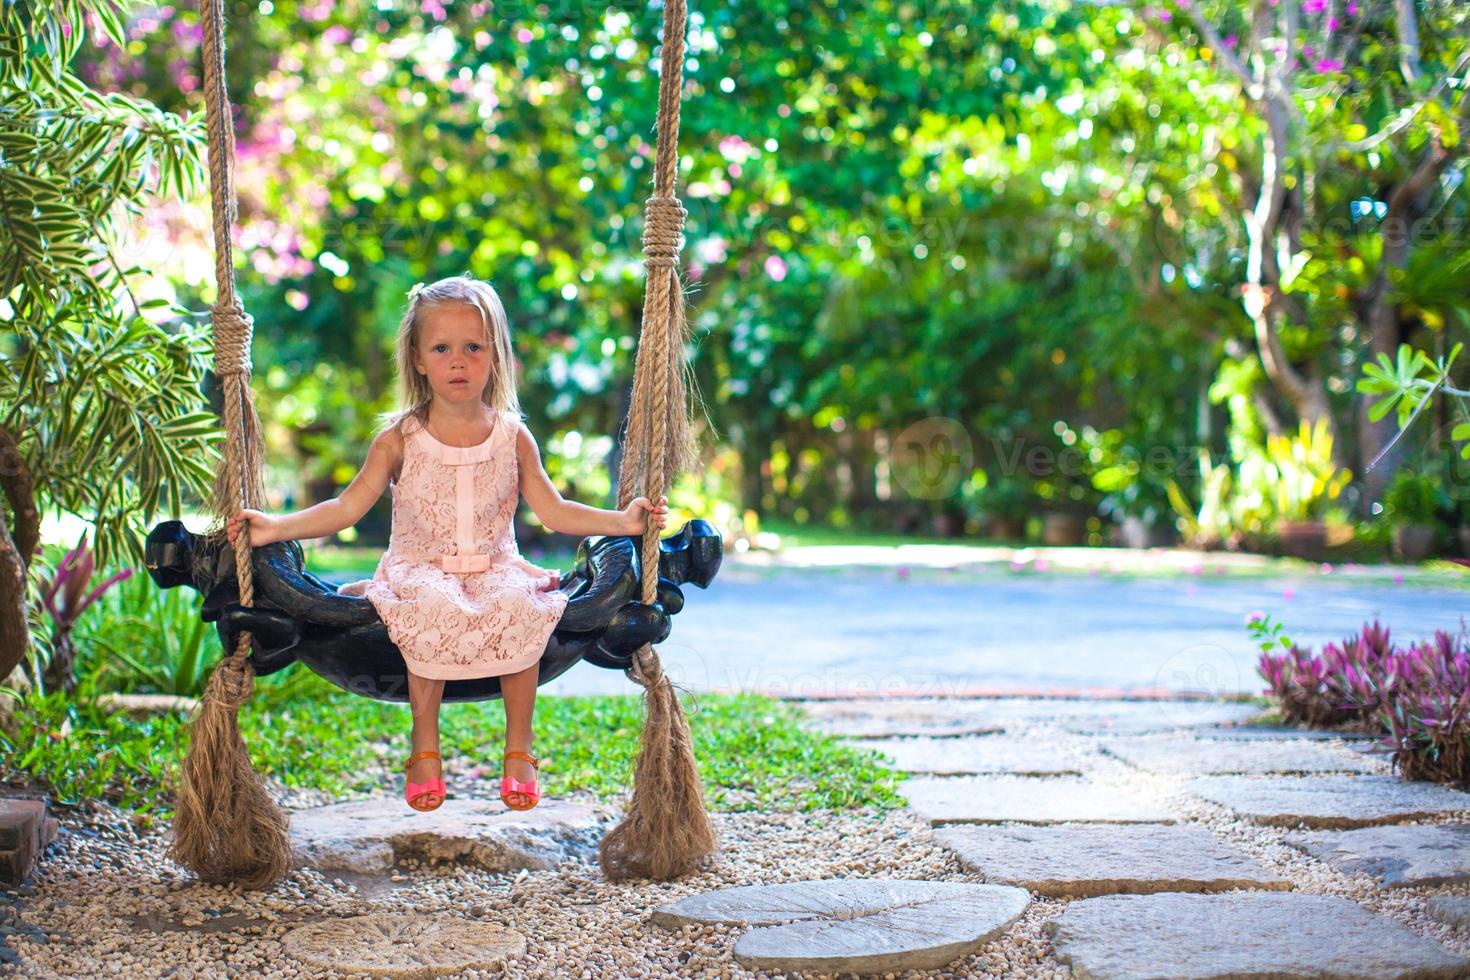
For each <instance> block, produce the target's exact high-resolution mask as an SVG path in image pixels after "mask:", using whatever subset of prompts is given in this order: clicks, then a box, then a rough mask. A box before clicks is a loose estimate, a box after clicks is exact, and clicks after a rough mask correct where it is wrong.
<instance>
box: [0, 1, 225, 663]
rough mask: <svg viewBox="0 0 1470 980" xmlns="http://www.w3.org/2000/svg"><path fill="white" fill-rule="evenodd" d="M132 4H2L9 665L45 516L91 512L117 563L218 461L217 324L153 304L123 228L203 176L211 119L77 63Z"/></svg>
mask: <svg viewBox="0 0 1470 980" xmlns="http://www.w3.org/2000/svg"><path fill="white" fill-rule="evenodd" d="M124 9H125V8H124V7H122V6H120V5H118V4H116V3H114V2H112V0H62V2H59V3H48V4H33V3H30V2H21V3H11V4H6V5H5V6H4V8H3V11H0V361H3V363H4V370H3V371H0V462H3V466H0V487H3V490H4V498H5V500H4V502H5V507H4V508H0V678H3V677H5V676H7V675H9V673H10V672H11V670H12V669H13V668H14V667H15V666H16V665H17V664H18V663H19V662H20V661H21V659H22V658H23V657H24V656H25V654H26V650H27V647H28V643H29V640H28V623H29V622H30V618H31V616H32V614H33V608H32V603H31V601H29V600H30V599H31V597H30V596H28V591H29V590H30V589H31V588H32V587H33V586H34V585H35V579H36V576H35V575H34V574H32V566H33V563H34V562H35V560H36V558H37V554H38V544H39V530H40V520H41V515H42V514H43V513H45V512H46V511H48V510H50V509H53V508H55V509H58V510H61V511H66V512H70V513H74V514H78V515H80V516H83V517H85V518H87V519H89V520H91V521H93V522H94V523H95V526H96V533H95V536H94V547H95V549H96V554H97V558H98V563H99V564H100V565H101V566H103V567H105V566H107V565H108V564H109V563H114V562H117V561H139V560H140V559H141V552H142V549H141V532H142V530H143V529H144V528H145V527H146V524H147V522H148V521H149V520H150V519H151V518H152V517H153V516H154V514H155V513H156V511H157V510H158V507H159V504H160V503H161V502H166V503H167V504H168V506H169V507H170V509H171V510H172V511H173V512H175V513H177V512H178V511H179V510H180V509H181V504H182V500H183V498H184V496H185V495H186V494H188V493H190V492H199V491H202V490H203V489H206V488H207V486H208V484H209V481H210V476H211V473H212V471H213V466H212V462H213V460H214V459H215V458H217V454H216V453H215V450H214V448H213V447H214V444H215V442H216V441H217V438H218V434H217V432H216V431H215V424H214V419H213V416H212V415H210V414H209V413H208V412H207V411H203V410H201V405H202V401H203V398H202V396H201V394H200V392H199V390H198V387H199V382H200V379H201V376H202V368H203V358H202V355H203V353H204V350H205V347H204V342H203V339H202V338H201V336H200V334H199V332H198V331H196V330H194V329H192V328H190V327H189V326H187V324H185V325H183V326H181V327H179V328H178V329H174V330H170V329H165V328H164V327H161V326H158V325H156V324H155V323H154V322H152V321H151V320H150V319H148V317H147V314H148V313H149V312H155V311H158V310H157V307H158V304H150V303H148V302H139V301H137V300H136V298H135V297H134V295H133V288H134V286H135V284H136V283H137V282H138V281H140V279H142V278H143V277H144V276H145V275H146V271H145V270H143V269H140V268H137V267H136V266H135V265H134V264H132V263H131V262H130V261H129V258H128V255H127V250H126V248H125V247H124V246H122V245H121V244H120V238H119V228H120V226H121V225H123V224H124V223H125V219H126V218H128V217H130V216H132V215H135V214H137V212H138V211H139V209H141V208H142V207H143V206H144V205H146V204H147V203H149V202H150V201H154V200H157V199H158V198H159V197H163V196H169V195H181V194H189V193H192V192H193V190H194V188H195V187H197V185H198V183H199V181H200V179H201V176H202V172H203V168H202V167H201V165H200V160H199V154H200V149H201V146H202V142H201V127H200V125H198V123H199V120H197V119H195V118H193V117H191V118H188V119H180V118H178V117H176V116H174V115H172V114H170V113H165V112H161V111H159V110H158V109H157V108H155V107H154V106H152V105H150V104H148V103H146V102H142V101H139V100H136V99H132V98H129V97H126V96H123V95H119V94H102V93H98V92H94V91H92V90H91V89H89V88H88V87H87V86H86V85H85V84H84V83H82V82H81V81H80V80H79V79H78V78H77V77H76V76H75V75H74V74H73V73H72V72H71V70H70V64H71V62H72V59H73V58H74V57H75V56H76V54H77V52H78V50H79V49H80V47H81V45H82V41H83V38H84V37H85V36H86V35H87V31H88V28H87V24H88V21H89V18H90V19H92V20H94V21H95V23H97V24H98V25H99V27H100V29H101V30H102V31H104V32H105V33H106V34H107V36H108V37H110V38H112V39H113V40H114V41H116V42H117V43H121V42H122V37H123V27H122V20H121V17H122V14H123V12H124ZM158 312H161V313H162V314H163V315H165V316H167V315H176V316H180V317H184V316H187V311H185V310H181V309H173V310H167V309H164V310H161V311H158ZM31 625H32V626H36V625H38V624H35V623H32V624H31Z"/></svg>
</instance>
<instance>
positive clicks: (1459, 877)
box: [1284, 824, 1470, 888]
mask: <svg viewBox="0 0 1470 980" xmlns="http://www.w3.org/2000/svg"><path fill="white" fill-rule="evenodd" d="M1284 839H1285V840H1286V842H1287V843H1288V844H1291V845H1292V846H1293V847H1299V848H1301V849H1302V850H1303V851H1306V852H1307V853H1308V854H1310V855H1312V856H1313V857H1315V858H1319V859H1321V860H1323V861H1326V862H1327V863H1328V864H1330V865H1332V867H1334V868H1336V869H1337V870H1339V871H1341V872H1343V873H1344V874H1354V873H1356V872H1360V871H1361V872H1363V873H1364V874H1367V875H1369V876H1371V877H1373V878H1375V879H1377V880H1378V887H1379V888H1403V887H1411V886H1416V885H1458V884H1465V883H1470V826H1466V825H1464V824H1399V825H1389V826H1384V827H1359V828H1358V829H1356V830H1316V831H1309V832H1306V833H1295V834H1286V835H1284Z"/></svg>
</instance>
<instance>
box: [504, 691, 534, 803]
mask: <svg viewBox="0 0 1470 980" xmlns="http://www.w3.org/2000/svg"><path fill="white" fill-rule="evenodd" d="M540 670H541V665H540V664H539V663H535V664H532V665H531V666H529V667H527V668H525V669H524V670H518V671H516V672H515V673H514V674H503V675H501V678H500V696H501V699H502V700H503V701H504V702H505V750H506V751H507V752H526V753H528V754H530V755H535V753H534V752H531V714H532V712H533V711H534V710H535V707H536V675H537V674H538V673H539V672H540ZM505 774H506V775H507V776H509V777H511V778H512V779H519V780H521V781H522V782H529V781H530V780H532V779H535V778H536V770H535V768H533V767H532V765H531V764H530V763H529V762H526V761H525V760H524V759H508V760H506V763H505ZM517 805H519V804H517Z"/></svg>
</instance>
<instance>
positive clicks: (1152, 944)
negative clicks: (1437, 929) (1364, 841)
mask: <svg viewBox="0 0 1470 980" xmlns="http://www.w3.org/2000/svg"><path fill="white" fill-rule="evenodd" d="M1045 929H1046V932H1047V934H1048V935H1049V936H1050V937H1051V939H1052V942H1053V944H1054V945H1055V947H1056V952H1057V957H1058V958H1059V959H1060V960H1062V962H1064V963H1067V964H1069V965H1070V966H1071V967H1072V972H1073V974H1074V975H1076V976H1085V977H1088V978H1089V980H1135V978H1138V977H1169V978H1171V980H1235V978H1238V977H1311V978H1312V980H1363V978H1365V977H1382V978H1384V980H1389V978H1403V980H1407V978H1410V977H1412V978H1414V980H1453V978H1463V977H1465V976H1466V975H1467V973H1466V971H1467V970H1470V960H1467V959H1465V958H1464V957H1461V956H1458V955H1456V954H1455V953H1453V952H1451V951H1450V950H1448V949H1446V948H1445V947H1443V946H1441V945H1440V944H1439V943H1436V942H1433V941H1432V940H1429V939H1425V938H1423V937H1422V936H1419V935H1417V934H1416V933H1414V932H1413V931H1412V930H1410V929H1409V928H1408V927H1407V926H1404V925H1403V924H1401V923H1399V922H1396V921H1394V920H1393V919H1388V918H1384V917H1383V916H1377V915H1373V914H1371V913H1370V912H1368V911H1367V910H1366V909H1364V908H1363V907H1362V906H1360V905H1358V904H1357V903H1355V902H1351V901H1349V900H1347V899H1345V898H1339V897H1337V896H1328V895H1303V894H1298V893H1296V892H1226V893H1223V894H1219V895H1190V894H1184V893H1180V892H1161V893H1159V894H1157V895H1105V896H1103V897H1101V898H1087V899H1082V900H1080V901H1076V902H1072V903H1071V904H1069V905H1068V906H1067V908H1066V911H1064V912H1062V914H1061V915H1058V916H1057V917H1056V918H1054V919H1051V920H1049V921H1048V922H1047V923H1046V926H1045Z"/></svg>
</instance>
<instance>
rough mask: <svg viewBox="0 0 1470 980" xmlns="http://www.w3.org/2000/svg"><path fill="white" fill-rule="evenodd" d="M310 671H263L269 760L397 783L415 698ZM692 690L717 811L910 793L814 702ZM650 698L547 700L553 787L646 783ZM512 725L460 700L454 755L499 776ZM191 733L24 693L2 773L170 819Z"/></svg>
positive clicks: (491, 706) (3, 734)
mask: <svg viewBox="0 0 1470 980" xmlns="http://www.w3.org/2000/svg"><path fill="white" fill-rule="evenodd" d="M296 671H299V674H296V675H295V676H292V677H291V679H290V681H289V683H286V684H281V685H275V686H271V685H267V684H265V683H262V684H261V685H260V686H258V687H257V691H256V696H255V698H254V699H253V700H252V701H251V703H250V704H249V705H247V706H246V708H245V709H244V711H242V712H241V719H240V723H241V730H242V731H243V732H244V734H245V737H246V742H247V744H248V745H249V746H250V755H251V760H252V761H253V762H254V764H255V766H256V768H257V770H259V771H261V772H264V773H268V774H270V775H271V776H273V777H275V778H276V779H279V780H280V781H281V782H282V783H284V784H286V785H288V786H295V787H311V788H317V789H322V790H325V791H327V792H329V793H332V794H333V795H335V796H339V797H348V796H353V795H357V794H364V793H369V792H373V791H376V790H382V789H389V790H391V791H395V792H396V791H397V790H398V789H399V788H400V786H399V784H400V782H401V779H402V775H401V771H402V762H401V760H402V759H403V758H404V757H406V755H407V746H408V725H409V715H408V707H407V705H400V704H389V703H383V702H378V701H373V700H371V699H368V698H362V697H357V696H354V695H349V694H347V693H345V692H343V691H341V690H339V689H338V688H335V687H333V686H331V685H330V684H328V683H327V682H326V681H323V680H321V679H320V678H317V677H316V676H315V675H312V674H310V673H308V672H306V671H301V670H300V668H293V673H294V672H296ZM272 680H274V678H272ZM683 702H684V706H685V712H686V714H687V716H688V719H689V726H690V731H691V733H692V735H693V738H694V750H695V754H696V756H697V758H698V760H699V765H700V771H701V774H702V776H703V778H704V782H705V787H706V791H707V796H708V799H709V803H710V806H711V807H713V808H715V809H719V810H801V811H808V810H833V809H847V808H850V807H860V806H868V805H876V806H879V807H882V808H888V807H894V806H898V805H900V800H899V797H898V796H897V794H896V791H895V788H896V776H895V774H894V773H893V772H892V771H890V770H888V769H887V768H885V767H884V766H883V765H882V763H881V761H880V760H879V758H878V756H876V755H874V754H873V753H870V752H864V751H859V750H856V749H853V748H850V747H847V746H844V745H843V744H841V743H840V742H838V741H837V740H835V739H833V738H831V737H829V736H825V735H821V734H817V733H814V732H809V731H807V730H805V729H803V728H801V727H800V725H799V721H800V717H801V715H800V711H799V709H797V708H795V707H794V706H792V705H790V704H787V703H785V702H782V701H778V700H774V699H772V698H767V697H764V696H760V695H745V694H742V695H723V694H699V695H693V696H690V695H685V696H684V697H683ZM642 711H643V709H642V704H641V699H640V698H639V697H638V696H635V695H606V696H596V697H542V698H539V699H538V700H537V708H536V746H535V751H536V754H537V755H538V756H539V757H540V758H541V760H542V772H543V773H544V776H545V782H544V785H545V787H546V793H547V795H548V796H550V797H555V796H557V795H566V794H571V793H578V792H586V793H590V794H592V795H594V796H596V797H598V798H600V799H604V800H608V801H612V802H620V801H622V800H623V799H624V798H625V794H626V793H627V791H628V790H629V789H630V788H631V774H632V767H633V760H634V755H635V754H636V752H637V748H638V739H639V732H640V730H641V726H642ZM504 731H505V729H504V717H503V709H502V706H501V705H500V703H499V702H495V701H488V702H478V703H468V704H447V705H445V706H444V709H443V713H442V715H441V721H440V733H441V745H442V748H443V751H444V753H445V755H446V757H452V756H460V757H468V758H473V759H475V760H476V761H478V762H481V763H483V764H485V765H487V766H488V767H489V771H490V772H491V773H492V774H493V776H491V777H487V778H498V774H499V759H500V753H501V751H502V749H503V746H504ZM266 733H269V734H268V736H267V734H266ZM185 745H186V735H185V730H184V722H183V719H182V718H181V717H180V716H178V715H176V714H168V715H158V716H153V717H150V718H146V719H132V718H128V717H126V716H124V715H122V714H113V713H109V712H107V711H106V710H104V709H102V708H100V707H97V706H96V705H95V703H94V702H92V701H91V700H90V699H88V698H86V697H85V696H84V697H82V698H73V699H70V700H68V699H65V698H63V697H62V696H60V695H53V696H50V697H46V698H40V697H36V696H34V695H32V696H29V697H27V698H25V699H23V700H21V701H19V702H18V703H16V705H15V707H14V710H13V713H12V715H11V716H10V718H9V719H8V720H7V721H6V722H5V724H4V726H3V730H0V776H3V778H5V779H7V780H17V779H26V780H30V781H33V782H37V783H40V784H41V785H42V786H44V787H45V788H46V789H47V790H48V791H49V792H50V794H51V795H52V799H53V801H54V802H56V803H58V804H61V805H77V804H80V803H82V802H83V801H85V800H88V799H105V800H107V801H109V802H111V803H114V804H116V805H118V806H121V807H124V808H127V809H130V810H134V811H136V812H139V813H141V814H146V815H148V816H149V817H150V818H158V819H164V820H166V819H169V818H170V817H171V816H172V812H171V805H170V801H171V789H170V787H171V786H172V785H173V783H174V780H175V779H176V773H177V766H178V764H179V762H180V761H181V760H182V758H183V752H184V747H185ZM385 782H386V783H387V785H385Z"/></svg>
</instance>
